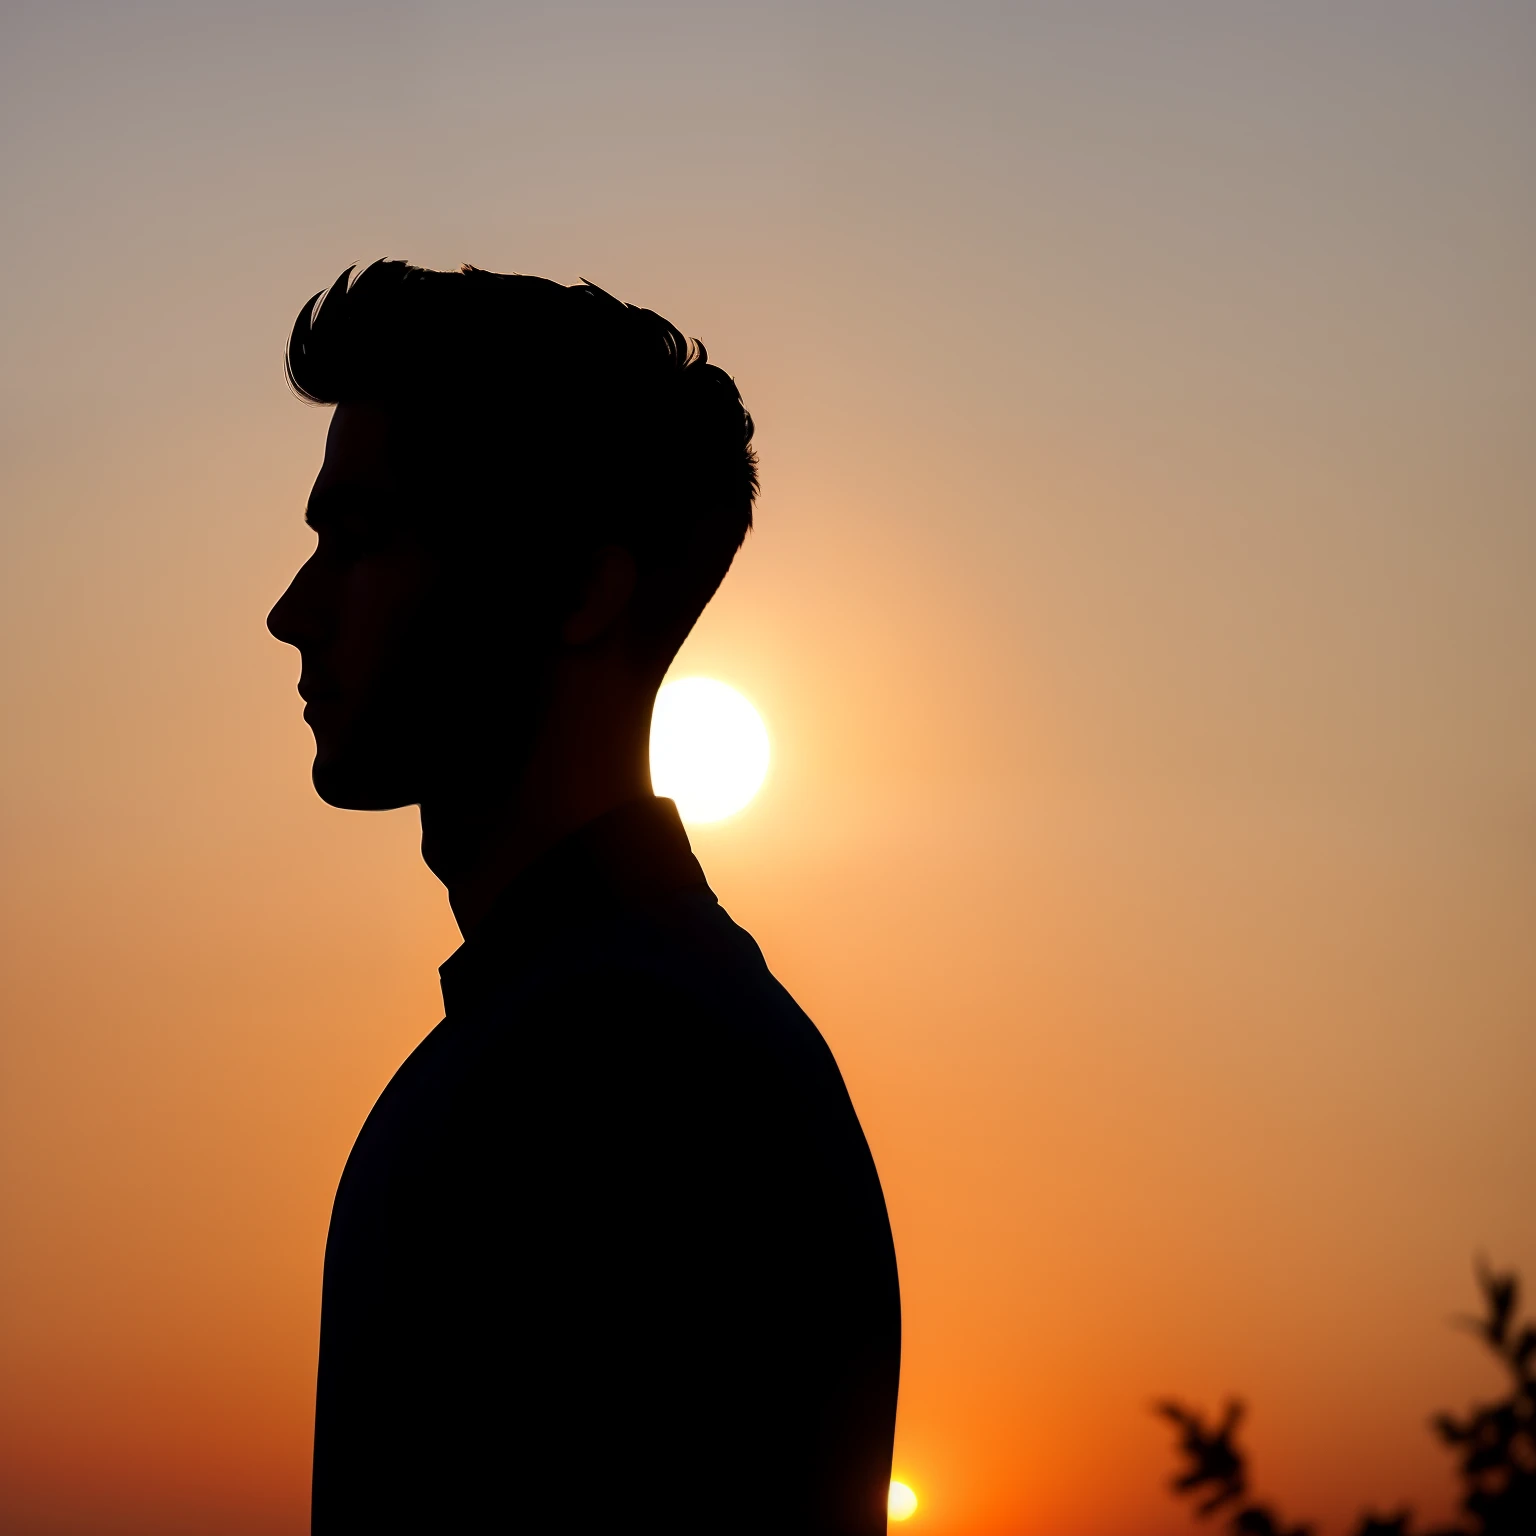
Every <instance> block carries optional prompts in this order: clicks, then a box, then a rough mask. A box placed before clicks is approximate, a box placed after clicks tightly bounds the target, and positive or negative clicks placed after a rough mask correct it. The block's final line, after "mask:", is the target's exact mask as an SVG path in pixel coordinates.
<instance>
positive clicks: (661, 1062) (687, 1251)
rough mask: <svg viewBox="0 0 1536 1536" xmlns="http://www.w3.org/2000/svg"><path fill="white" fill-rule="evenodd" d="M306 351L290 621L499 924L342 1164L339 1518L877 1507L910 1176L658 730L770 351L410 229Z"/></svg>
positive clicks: (345, 729) (356, 799)
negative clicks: (311, 446) (757, 358)
mask: <svg viewBox="0 0 1536 1536" xmlns="http://www.w3.org/2000/svg"><path fill="white" fill-rule="evenodd" d="M288 372H289V378H290V380H291V382H292V383H293V385H294V387H295V389H296V390H297V391H298V392H299V394H300V395H301V396H303V397H304V398H306V399H309V400H311V401H314V402H316V403H320V404H326V405H332V406H334V407H335V410H334V414H333V416H332V420H331V425H330V430H329V433H328V437H327V443H326V451H325V458H324V462H323V464H322V466H321V469H320V472H319V474H318V476H317V478H316V481H315V485H314V490H313V492H312V493H311V496H310V502H309V509H308V519H309V521H310V522H311V524H312V525H313V526H314V528H315V530H316V532H317V534H318V544H317V547H316V550H315V552H314V554H313V555H312V556H311V557H310V559H309V560H308V561H306V562H305V564H304V565H303V567H302V568H301V569H300V571H299V573H298V574H297V575H296V576H295V577H294V580H293V582H292V584H291V585H290V586H289V588H288V590H287V591H286V592H285V593H284V594H283V596H282V597H281V598H280V599H279V601H278V603H277V605H276V606H275V607H274V608H273V610H272V613H271V615H270V617H269V620H268V623H269V627H270V628H271V630H272V632H273V634H274V635H276V636H277V637H278V638H279V639H281V640H284V641H287V642H288V643H290V644H293V645H294V646H296V647H297V648H298V650H299V651H300V654H301V658H302V669H301V676H300V684H299V687H300V693H301V694H302V695H303V697H304V699H305V719H306V720H307V721H308V722H309V724H310V726H311V728H312V729H313V731H314V735H315V760H314V769H313V777H314V783H315V787H316V789H317V790H318V792H319V793H320V795H321V796H322V798H324V799H325V800H326V801H328V802H329V803H330V804H332V805H336V806H339V807H343V808H348V809H357V810H382V809H390V808H395V807H399V806H405V805H418V806H419V807H420V810H421V821H422V853H423V857H424V858H425V859H426V861H427V863H428V865H429V866H430V867H431V868H432V870H433V872H434V873H436V874H437V875H438V876H439V878H441V879H442V880H443V882H444V884H445V885H446V886H447V888H448V895H449V901H450V904H451V906H452V908H453V912H454V915H455V918H456V919H457V921H458V923H459V926H460V928H461V930H462V932H463V934H464V943H463V945H462V946H461V948H460V949H459V950H458V951H457V952H456V953H455V954H454V955H453V956H452V957H450V959H449V960H448V961H447V962H446V963H445V964H444V966H443V968H442V982H443V995H444V1004H445V1017H444V1019H443V1021H442V1023H440V1024H439V1025H438V1026H437V1027H436V1028H435V1029H434V1030H433V1031H432V1032H431V1033H430V1034H428V1035H427V1037H426V1038H425V1039H424V1040H423V1041H422V1043H421V1044H420V1046H418V1047H417V1049H416V1050H415V1051H414V1052H413V1053H412V1055H411V1056H410V1057H409V1058H408V1059H407V1061H406V1062H405V1063H404V1065H402V1067H401V1068H400V1070H399V1071H398V1072H397V1073H396V1075H395V1077H394V1078H393V1079H392V1080H391V1082H390V1083H389V1085H388V1087H387V1088H386V1089H385V1090H384V1092H383V1094H381V1096H380V1098H379V1100H378V1102H377V1104H376V1105H375V1106H374V1108H373V1110H372V1112H371V1113H370V1115H369V1116H368V1119H367V1121H366V1123H365V1125H364V1127H363V1129H362V1131H361V1133H360V1134H359V1136H358V1139H357V1142H356V1145H355V1146H354V1148H353V1150H352V1153H351V1156H350V1157H349V1159H348V1162H347V1166H346V1169H345V1171H344V1173H343V1175H342V1178H341V1182H340V1186H339V1188H338V1190H337V1195H336V1202H335V1207H334V1210H333V1213H332V1219H331V1228H330V1235H329V1238H328V1241H327V1246H326V1260H325V1280H324V1295H323V1303H322V1323H321V1345H320V1367H319V1385H318V1392H317V1405H316V1430H315V1461H314V1494H313V1530H314V1532H315V1536H334V1533H338V1532H363V1531H369V1532H384V1531H401V1532H404V1531H413V1532H439V1531H442V1532H447V1531H455V1532H456V1531H465V1532H468V1531H470V1530H475V1531H477V1532H478V1531H482V1530H487V1531H488V1530H508V1531H511V1530H528V1531H555V1530H561V1531H589V1530H590V1531H594V1532H595V1531H599V1530H602V1531H607V1530H609V1529H611V1528H612V1527H613V1526H615V1525H616V1524H617V1523H618V1522H619V1521H621V1520H622V1521H624V1522H625V1523H627V1524H629V1525H632V1526H633V1525H636V1524H638V1525H641V1526H642V1527H643V1528H647V1529H657V1530H668V1531H676V1532H679V1533H686V1532H697V1533H701V1536H702V1533H704V1532H709V1533H711V1536H717V1533H726V1532H732V1531H738V1532H767V1531H770V1530H772V1531H776V1532H778V1531H794V1532H803V1533H826V1536H834V1533H836V1536H872V1533H875V1532H880V1531H883V1530H884V1529H885V1500H886V1490H887V1486H888V1482H889V1477H890V1463H891V1442H892V1436H893V1432H894V1424H895V1409H896V1389H897V1375H898V1366H899V1354H900V1304H899V1295H898V1289H897V1277H896V1266H895V1255H894V1249H893V1246H892V1242H891V1235H890V1227H889V1223H888V1221H887V1217H886V1211H885V1205H884V1200H883V1197H882V1194H881V1190H880V1184H879V1179H878V1176H877V1174H876V1172H875V1168H874V1163H873V1160H872V1158H871V1157H870V1154H869V1149H868V1146H867V1144H866V1142H865V1140H864V1136H863V1133H862V1131H861V1129H860V1127H859V1123H858V1120H857V1117H856V1115H855V1113H854V1110H853V1107H852V1105H851V1103H850V1101H849V1099H848V1095H847V1092H846V1090H845V1088H844V1086H843V1082H842V1079H841V1076H840V1075H839V1073H838V1070H837V1067H836V1064H835V1062H834V1061H833V1059H832V1056H831V1053H830V1051H828V1049H827V1047H826V1045H825V1043H824V1041H823V1040H822V1038H821V1036H820V1035H819V1034H818V1033H817V1031H816V1029H815V1027H814V1025H812V1024H811V1022H810V1020H809V1019H807V1018H806V1016H805V1015H804V1014H803V1013H802V1012H801V1011H800V1010H799V1008H798V1007H796V1005H795V1004H794V1002H793V1000H792V999H791V998H790V997H789V995H788V994H787V993H786V992H785V991H784V989H783V988H782V987H781V986H780V985H779V984H778V983H777V982H776V981H775V980H774V978H773V977H772V975H771V974H770V972H769V971H768V969H767V967H766V965H765V963H764V961H763V958H762V955H761V953H760V952H759V950H758V949H757V946H756V945H755V944H754V943H753V942H752V940H751V938H750V937H749V936H748V935H747V934H746V933H744V932H743V931H742V930H741V929H740V928H738V927H737V926H736V925H735V924H734V923H732V922H731V920H730V919H729V918H728V917H727V916H726V915H725V913H724V912H723V910H722V909H721V908H720V906H719V903H718V902H717V900H716V899H715V897H714V895H713V893H712V892H711V891H710V889H709V887H708V885H707V884H706V883H705V880H704V876H703V873H702V871H701V870H700V868H699V865H698V863H697V861H696V860H695V859H694V857H693V854H692V851H691V849H690V847H689V844H688V839H687V836H686V834H685V833H684V831H683V828H682V824H681V822H680V821H679V819H678V817H677V814H676V811H675V809H674V808H673V807H672V805H671V802H670V801H665V800H659V799H657V798H656V797H655V796H654V795H653V794H652V790H651V784H650V777H649V768H648V763H647V743H648V734H649V723H650V716H651V705H652V702H653V700H654V697H655V693H656V690H657V687H658V686H659V684H660V682H661V679H662V676H663V675H664V673H665V672H666V669H667V666H668V664H669V663H670V661H671V659H672V657H673V655H674V654H675V653H676V651H677V648H678V646H679V645H680V644H681V643H682V640H683V639H684V637H685V636H686V635H687V633H688V631H689V630H690V629H691V628H692V626H693V624H694V622H695V620H696V619H697V618H698V615H699V613H700V612H701V611H702V610H703V608H704V606H705V604H706V603H707V602H708V601H709V599H710V597H711V596H712V595H713V593H714V591H715V590H716V588H717V587H718V585H719V583H720V581H721V580H722V579H723V577H724V575H725V573H726V571H727V569H728V568H729V566H730V564H731V562H732V560H733V558H734V556H735V553H736V551H737V549H738V548H739V546H740V545H741V543H742V540H743V539H744V537H745V535H746V532H747V530H748V528H749V527H750V525H751V521H752V506H753V501H754V498H755V494H756V489H757V476H756V460H755V456H754V454H753V451H752V447H751V439H752V430H753V429H752V420H751V417H750V416H749V415H748V414H747V412H746V410H745V408H744V407H743V405H742V403H741V399H740V396H739V394H738V392H737V390H736V387H735V384H734V383H733V382H732V380H731V379H730V377H729V376H728V375H727V374H725V373H724V372H722V371H721V370H720V369H719V368H718V367H716V366H714V365H713V364H711V363H710V362H709V360H708V357H707V355H706V353H705V351H704V349H703V347H702V346H701V345H699V344H698V343H690V342H689V341H688V340H687V339H686V338H685V337H684V336H683V335H682V333H681V332H679V331H678V330H677V329H676V328H675V327H674V326H672V325H671V324H669V323H668V322H667V321H665V320H663V319H662V318H661V317H660V316H658V315H656V314H654V313H652V312H651V311H649V310H644V309H640V308H637V307H635V306H631V305H626V304H623V303H621V302H620V301H618V300H616V299H614V298H612V297H611V296H610V295H608V294H606V293H604V292H603V291H602V290H601V289H599V288H596V287H595V286H593V285H591V284H585V283H583V284H579V285H577V286H574V287H569V288H568V287H564V286H562V285H560V284H556V283H552V282H547V281H545V280H543V279H539V278H530V277H520V276H503V275H500V274H495V273H490V272H484V271H479V270H476V269H473V268H468V267H466V268H464V269H463V270H462V271H459V272H433V271H427V270H425V269H422V268H418V267H413V266H409V265H407V264H406V263H403V262H376V263H374V264H373V265H371V266H369V267H366V268H364V269H361V270H358V269H349V271H348V272H346V273H343V275H342V277H341V278H340V279H338V280H337V282H336V283H335V284H333V285H332V286H331V287H330V288H329V289H327V290H325V291H324V292H323V293H321V294H319V295H317V296H316V297H315V299H314V300H313V301H311V303H310V304H308V305H306V306H305V307H304V309H303V310H302V311H301V312H300V314H299V317H298V320H297V322H296V324H295V326H294V328H293V333H292V337H291V339H290V343H289V350H288ZM637 1486H644V1487H645V1488H646V1489H647V1490H648V1495H647V1497H648V1508H647V1509H646V1510H645V1511H644V1512H642V1513H640V1514H639V1515H638V1517H637V1513H636V1510H635V1508H634V1505H633V1493H634V1489H635V1488H636V1487H637Z"/></svg>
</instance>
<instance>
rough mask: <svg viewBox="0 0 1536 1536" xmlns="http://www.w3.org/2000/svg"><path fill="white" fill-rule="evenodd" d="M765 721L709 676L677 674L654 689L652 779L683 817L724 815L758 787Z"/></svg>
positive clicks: (763, 767)
mask: <svg viewBox="0 0 1536 1536" xmlns="http://www.w3.org/2000/svg"><path fill="white" fill-rule="evenodd" d="M767 773H768V728H767V727H766V726H765V725H764V724H763V722H762V718H761V716H759V714H758V712H757V711H756V710H755V709H753V708H752V706H751V705H750V704H749V703H747V701H746V700H745V699H744V698H742V696H741V695H740V694H739V693H737V692H736V690H735V689H734V688H729V687H727V686H726V685H725V684H724V683H717V682H716V681H715V680H714V678H712V677H680V678H678V679H677V680H676V681H675V682H671V683H666V684H664V685H663V686H662V690H661V692H660V693H659V694H657V695H656V712H655V714H654V715H652V717H651V783H652V785H653V786H654V788H655V790H656V793H657V794H658V795H665V796H667V797H668V799H671V800H675V801H676V802H677V809H678V813H679V814H680V815H681V816H682V818H683V820H684V821H688V822H704V821H723V820H724V819H725V818H726V817H727V816H734V815H735V814H736V812H737V811H739V810H740V809H741V808H742V807H743V806H744V805H746V804H747V802H748V801H749V800H751V798H752V797H753V795H755V794H756V793H757V792H758V790H759V789H760V788H761V787H762V783H763V779H764V777H765V776H766V775H767Z"/></svg>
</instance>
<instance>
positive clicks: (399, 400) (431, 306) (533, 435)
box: [287, 261, 757, 668]
mask: <svg viewBox="0 0 1536 1536" xmlns="http://www.w3.org/2000/svg"><path fill="white" fill-rule="evenodd" d="M287 364H288V378H289V380H290V382H291V383H292V385H293V387H294V389H295V390H296V391H297V392H298V394H299V395H300V396H302V397H303V398H304V399H305V400H310V401H314V402H316V403H317V404H324V405H335V404H340V403H343V402H345V403H347V404H364V403H366V404H371V405H378V406H381V407H383V408H385V409H386V410H387V411H388V412H389V415H390V419H391V451H392V453H393V455H394V458H395V460H396V464H397V467H398V469H399V471H400V473H401V475H402V477H403V479H404V481H405V483H406V484H407V485H408V486H409V488H410V490H411V493H412V494H411V500H412V502H413V503H414V505H415V508H416V511H415V514H414V515H417V516H419V517H420V518H421V520H422V531H423V532H424V533H425V534H426V535H427V536H429V537H431V538H434V539H436V540H437V541H439V542H440V544H441V545H442V547H443V548H444V549H445V550H447V551H449V552H450V553H452V554H458V555H460V556H462V557H463V562H464V566H465V568H466V569H469V570H472V571H473V572H474V573H475V575H476V578H477V581H478V590H479V591H480V592H481V593H482V594H483V595H484V596H486V597H487V599H488V600H489V601H491V602H494V601H495V594H496V590H497V586H498V582H500V583H501V585H502V586H503V588H505V586H506V584H507V582H508V580H509V578H510V573H511V571H512V570H513V569H514V565H513V562H515V568H516V569H517V570H519V571H521V572H522V573H523V576H522V578H521V579H522V581H523V583H524V586H527V585H528V584H529V582H530V580H531V582H532V583H533V584H534V585H535V586H536V588H537V589H538V596H539V599H540V601H542V602H543V603H544V604H546V605H547V607H548V609H549V611H551V612H553V611H555V610H557V609H558V608H559V607H560V605H561V604H567V605H568V604H569V603H570V602H571V601H572V600H573V598H574V596H575V593H576V590H577V586H578V584H579V582H580V581H581V579H582V577H583V576H584V574H585V573H586V571H587V570H588V569H589V568H590V565H591V561H592V559H593V557H594V556H595V554H596V552H597V550H598V549H599V548H600V547H601V546H603V545H605V544H610V543H611V544H618V545H621V546H622V547H623V548H625V549H627V550H629V551H630V553H631V554H632V556H633V557H634V560H635V565H636V570H637V576H638V579H637V584H636V594H635V600H634V602H635V606H634V614H635V619H636V631H637V634H638V636H639V639H640V643H641V645H642V646H643V647H644V650H645V652H646V658H645V659H646V660H647V661H649V662H651V663H653V664H656V665H659V666H660V667H663V668H664V667H665V665H666V663H667V662H668V661H670V659H671V657H672V655H673V653H674V652H675V651H676V649H677V647H678V646H679V645H681V644H682V641H683V638H684V636H685V635H687V633H688V631H689V630H690V629H691V628H692V627H693V624H694V621H695V620H696V619H697V618H698V616H699V614H700V613H701V612H702V611H703V608H704V605H705V604H706V603H707V602H708V601H709V599H710V597H711V596H713V594H714V592H715V589H716V588H717V587H718V586H719V585H720V582H721V580H722V578H723V577H724V576H725V573H726V571H727V570H728V569H729V568H730V564H731V561H732V559H733V558H734V557H735V554H736V551H737V550H738V549H739V548H740V547H741V543H742V540H743V539H744V538H745V537H746V534H747V530H748V529H749V528H750V527H751V526H752V503H753V501H754V499H755V497H756V495H757V458H756V455H755V454H754V453H753V451H752V418H751V416H750V415H749V414H748V413H747V411H746V409H745V407H744V406H743V405H742V403H741V396H740V394H739V393H738V392H737V389H736V385H735V384H734V382H733V381H732V380H731V377H730V375H729V374H727V373H725V372H724V371H723V370H722V369H720V368H717V367H716V366H715V365H714V364H712V363H711V362H710V361H709V356H708V354H707V353H706V352H705V350H704V346H703V344H702V343H701V342H698V341H690V340H689V339H688V338H687V337H685V336H684V335H683V333H682V332H681V331H679V330H678V329H677V327H676V326H674V325H672V324H670V323H669V322H668V321H666V320H664V319H662V317H661V316H660V315H658V314H655V313H654V312H653V311H651V310H649V309H640V308H638V307H637V306H635V305H633V304H625V303H622V302H621V301H620V300H618V299H616V298H614V297H613V296H612V295H611V294H608V293H605V292H604V291H603V290H602V289H601V288H598V287H596V286H595V285H593V284H591V283H578V284H576V285H574V286H572V287H569V288H567V287H565V286H563V285H562V284H560V283H554V282H550V281H548V280H547V279H545V278H540V277H522V276H509V275H503V274H501V273H498V272H484V271H481V270H479V269H478V268H476V267H469V266H466V267H464V268H463V269H462V270H461V271H458V272H434V271H429V270H427V269H426V268H423V267H415V266H411V265H410V264H409V263H407V262H403V261H376V262H374V263H373V264H372V265H371V266H367V267H363V268H361V269H358V268H355V267H352V268H348V269H347V271H345V272H343V273H342V275H341V276H340V277H339V278H337V280H336V281H335V282H334V283H333V284H332V285H331V286H330V287H329V288H327V289H326V290H325V291H324V292H323V293H318V294H316V295H315V297H314V298H313V299H311V300H310V302H309V303H308V304H306V305H305V306H304V308H303V309H302V310H301V311H300V312H299V317H298V319H297V321H296V322H295V323H294V327H293V334H292V336H291V338H290V339H289V342H288V359H287ZM504 595H510V594H504ZM527 596H528V594H527V592H526V591H525V592H523V593H521V597H522V599H523V600H524V601H526V599H527Z"/></svg>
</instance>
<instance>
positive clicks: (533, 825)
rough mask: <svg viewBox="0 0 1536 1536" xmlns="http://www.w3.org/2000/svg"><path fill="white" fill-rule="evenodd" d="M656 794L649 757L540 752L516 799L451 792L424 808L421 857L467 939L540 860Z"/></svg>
mask: <svg viewBox="0 0 1536 1536" xmlns="http://www.w3.org/2000/svg"><path fill="white" fill-rule="evenodd" d="M650 793H651V776H650V767H649V763H648V762H647V760H646V753H645V752H643V751H636V750H635V749H634V748H633V746H631V747H630V749H629V750H627V751H624V752H612V753H602V754H599V755H596V756H586V755H583V756H580V757H577V758H576V759H575V760H574V761H573V760H572V759H571V758H570V757H569V756H567V755H565V754H554V755H546V754H543V753H540V752H535V755H534V757H533V760H532V761H531V762H530V763H529V765H528V768H527V771H526V772H525V773H524V774H523V776H522V778H521V779H520V780H519V782H518V783H517V785H516V786H515V788H514V790H513V792H512V793H511V794H510V795H507V796H505V797H504V798H502V799H501V800H499V801H481V800H477V799H473V798H470V797H461V796H455V795H451V794H444V795H439V796H433V797H430V798H428V799H425V800H423V801H422V804H421V855H422V858H423V859H424V860H425V861H426V864H427V867H428V868H429V869H430V870H431V871H432V873H433V874H435V875H436V876H437V877H438V879H439V880H441V881H442V882H443V884H444V885H445V886H447V887H448V904H449V906H450V907H451V908H452V909H453V916H454V920H455V921H456V922H457V923H458V925H459V931H460V932H461V933H462V934H463V935H464V937H465V938H468V937H469V936H470V935H471V934H472V933H473V932H474V930H475V929H476V928H477V927H479V925H480V922H481V920H482V919H483V918H484V917H485V914H486V913H487V912H488V911H489V910H490V908H491V906H492V905H493V903H494V902H495V900H496V898H497V897H498V896H499V895H500V894H501V893H502V891H504V890H505V889H506V887H507V886H508V885H509V884H510V883H511V882H512V881H513V880H514V879H515V878H516V876H517V875H518V874H519V872H520V871H522V870H523V869H526V868H527V866H528V865H530V864H531V863H533V861H534V860H535V859H537V858H538V857H539V855H540V854H542V853H544V852H546V851H547V850H548V849H550V848H553V847H554V846H555V844H556V843H558V842H561V841H562V840H563V839H565V838H567V837H569V836H570V835H571V834H572V833H573V832H576V831H578V830H579V829H580V828H582V827H584V826H586V825H587V823H588V822H592V821H596V820H597V818H598V817H599V816H602V815H605V814H606V813H607V812H609V811H611V810H614V809H616V808H617V807H619V806H621V805H626V804H628V803H629V802H630V801H633V800H640V799H643V798H645V797H646V796H648V795H649V794H650Z"/></svg>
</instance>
